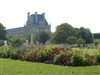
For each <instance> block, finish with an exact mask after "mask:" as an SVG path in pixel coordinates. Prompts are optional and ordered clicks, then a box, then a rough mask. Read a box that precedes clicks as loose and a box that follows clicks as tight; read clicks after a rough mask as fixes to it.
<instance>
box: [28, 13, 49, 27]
mask: <svg viewBox="0 0 100 75" xmlns="http://www.w3.org/2000/svg"><path fill="white" fill-rule="evenodd" d="M36 20H37V21H36ZM28 21H29V24H30V25H39V24H40V25H41V24H42V25H48V22H47V21H46V19H45V18H44V16H43V15H42V14H37V15H35V14H32V15H30V16H29V19H28Z"/></svg>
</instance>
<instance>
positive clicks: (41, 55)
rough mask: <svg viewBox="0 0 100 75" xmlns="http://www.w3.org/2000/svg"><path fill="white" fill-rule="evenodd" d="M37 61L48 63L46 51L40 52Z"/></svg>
mask: <svg viewBox="0 0 100 75" xmlns="http://www.w3.org/2000/svg"><path fill="white" fill-rule="evenodd" d="M36 60H37V61H38V62H45V61H46V58H45V51H42V50H40V51H39V52H38V53H37V57H36Z"/></svg>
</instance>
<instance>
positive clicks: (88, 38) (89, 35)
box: [79, 27, 93, 44]
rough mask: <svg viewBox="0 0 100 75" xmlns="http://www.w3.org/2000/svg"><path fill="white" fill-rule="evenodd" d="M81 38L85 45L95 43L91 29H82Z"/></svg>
mask: <svg viewBox="0 0 100 75" xmlns="http://www.w3.org/2000/svg"><path fill="white" fill-rule="evenodd" d="M79 37H80V38H82V39H84V40H85V44H88V43H93V36H92V33H91V31H90V30H89V29H86V28H84V27H81V28H80V31H79Z"/></svg>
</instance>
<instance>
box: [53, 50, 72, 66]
mask: <svg viewBox="0 0 100 75" xmlns="http://www.w3.org/2000/svg"><path fill="white" fill-rule="evenodd" d="M71 57H72V54H70V53H64V52H63V53H60V54H58V55H55V57H54V64H59V65H71Z"/></svg>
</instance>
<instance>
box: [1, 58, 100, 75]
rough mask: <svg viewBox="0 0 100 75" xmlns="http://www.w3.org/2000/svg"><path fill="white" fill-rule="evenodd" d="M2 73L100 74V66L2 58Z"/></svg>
mask: <svg viewBox="0 0 100 75" xmlns="http://www.w3.org/2000/svg"><path fill="white" fill-rule="evenodd" d="M0 75H100V66H89V67H67V66H66V67H65V66H57V65H52V64H43V63H35V62H26V61H20V60H11V59H2V58H0Z"/></svg>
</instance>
